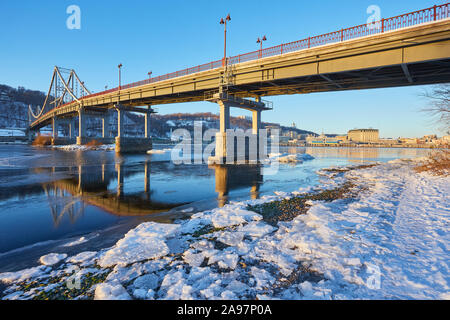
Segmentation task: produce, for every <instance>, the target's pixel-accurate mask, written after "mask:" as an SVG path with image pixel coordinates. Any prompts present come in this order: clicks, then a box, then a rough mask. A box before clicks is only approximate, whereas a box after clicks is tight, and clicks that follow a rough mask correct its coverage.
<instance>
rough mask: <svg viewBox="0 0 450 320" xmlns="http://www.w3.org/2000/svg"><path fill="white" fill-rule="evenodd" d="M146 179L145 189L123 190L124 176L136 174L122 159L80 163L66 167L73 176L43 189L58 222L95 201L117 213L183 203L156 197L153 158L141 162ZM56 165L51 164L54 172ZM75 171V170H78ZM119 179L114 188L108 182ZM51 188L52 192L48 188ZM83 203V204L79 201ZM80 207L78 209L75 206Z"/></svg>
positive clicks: (136, 212) (144, 211) (164, 208)
mask: <svg viewBox="0 0 450 320" xmlns="http://www.w3.org/2000/svg"><path fill="white" fill-rule="evenodd" d="M142 167H143V168H142V171H144V181H142V187H143V190H144V191H143V192H135V193H131V194H125V193H124V185H125V178H128V177H131V176H133V175H136V174H137V172H136V170H132V171H131V170H127V169H128V168H127V167H126V166H125V165H124V163H123V161H119V162H118V163H116V164H115V165H111V164H109V165H107V164H105V163H103V164H101V165H99V166H82V165H80V166H78V167H70V168H67V172H66V173H68V174H69V175H71V177H70V178H66V179H61V180H57V181H53V182H50V183H43V184H42V186H43V189H44V191H45V194H46V195H47V197H48V200H49V204H50V208H51V211H52V215H53V216H54V217H58V219H54V221H55V225H57V224H58V221H59V219H60V217H62V216H63V215H64V214H65V213H68V214H70V217H71V218H70V220H71V221H73V219H76V217H79V216H81V215H73V214H71V213H72V212H82V211H83V208H84V206H85V205H87V204H88V205H93V206H95V207H97V208H100V209H102V210H104V211H106V212H108V213H111V214H113V215H117V216H145V215H151V214H155V213H161V212H166V211H168V210H170V209H172V208H174V207H176V206H179V205H182V204H183V203H170V204H169V203H164V202H159V201H153V200H152V199H151V190H150V161H145V162H144V163H143V164H142ZM40 170H41V169H39V171H40ZM55 170H56V168H54V167H53V168H52V171H53V172H54V171H55ZM75 171H76V172H75ZM114 181H116V184H117V187H116V188H115V190H114V189H113V190H111V189H109V186H110V185H111V184H112V183H113V182H114ZM49 190H51V192H49ZM80 203H81V204H82V205H80ZM74 206H78V207H80V209H78V210H75V209H74V208H73V207H74Z"/></svg>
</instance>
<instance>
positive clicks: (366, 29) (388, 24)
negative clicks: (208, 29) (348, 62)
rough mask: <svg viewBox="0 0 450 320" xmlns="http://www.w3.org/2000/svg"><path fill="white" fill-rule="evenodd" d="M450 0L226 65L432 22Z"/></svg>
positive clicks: (201, 68) (237, 58) (189, 71)
mask: <svg viewBox="0 0 450 320" xmlns="http://www.w3.org/2000/svg"><path fill="white" fill-rule="evenodd" d="M449 11H450V3H446V4H442V5H439V6H433V7H430V8H426V9H422V10H417V11H414V12H410V13H406V14H402V15H399V16H396V17H391V18H386V19H382V20H380V21H375V22H372V23H369V24H362V25H359V26H354V27H351V28H346V29H341V30H338V31H334V32H329V33H326V34H321V35H317V36H314V37H308V38H305V39H302V40H298V41H294V42H289V43H284V44H281V45H278V46H274V47H269V48H266V49H263V50H256V51H252V52H248V53H244V54H240V55H237V56H233V57H229V58H227V64H229V65H234V64H238V63H242V62H247V61H253V60H257V59H261V58H266V57H272V56H276V55H282V54H285V53H289V52H294V51H299V50H304V49H309V48H314V47H318V46H322V45H326V44H331V43H337V42H342V41H347V40H352V39H356V38H361V37H366V36H371V35H375V34H379V33H384V32H389V31H394V30H398V29H402V28H406V27H410V26H414V25H418V24H422V23H426V22H432V21H437V20H442V19H446V18H448V17H449V16H450V13H449ZM222 66H223V61H222V60H216V61H212V62H209V63H205V64H202V65H198V66H195V67H191V68H187V69H184V70H180V71H176V72H172V73H168V74H164V75H160V76H157V77H154V78H149V79H146V80H142V81H138V82H133V83H130V84H127V85H124V86H121V87H120V89H129V88H133V87H136V86H141V85H145V84H150V83H155V82H159V81H163V80H168V79H173V78H177V77H181V76H186V75H189V74H193V73H197V72H201V71H207V70H212V69H216V68H220V67H222ZM118 90H119V88H118V87H117V88H114V89H111V90H107V91H103V92H98V93H95V94H92V95H89V96H86V97H84V98H88V97H93V96H97V95H101V94H106V93H109V92H114V91H118Z"/></svg>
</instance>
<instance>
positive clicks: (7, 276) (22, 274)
mask: <svg viewBox="0 0 450 320" xmlns="http://www.w3.org/2000/svg"><path fill="white" fill-rule="evenodd" d="M50 270H51V268H50V267H46V266H38V267H33V268H28V269H24V270H20V271H17V272H5V273H0V281H3V282H5V283H13V282H22V281H25V280H27V279H31V278H39V277H42V276H44V275H45V274H46V273H47V272H49V271H50Z"/></svg>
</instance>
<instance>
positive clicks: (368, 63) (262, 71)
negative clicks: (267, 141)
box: [30, 3, 450, 158]
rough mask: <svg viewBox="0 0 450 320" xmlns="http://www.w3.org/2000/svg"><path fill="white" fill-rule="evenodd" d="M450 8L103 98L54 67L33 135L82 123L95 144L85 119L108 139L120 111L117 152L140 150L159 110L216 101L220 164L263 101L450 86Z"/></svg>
mask: <svg viewBox="0 0 450 320" xmlns="http://www.w3.org/2000/svg"><path fill="white" fill-rule="evenodd" d="M449 9H450V3H446V4H443V5H439V6H433V7H430V8H426V9H422V10H418V11H415V12H410V13H406V14H402V15H399V16H396V17H391V18H385V19H382V20H380V21H376V22H373V23H370V24H363V25H359V26H355V27H350V28H345V29H341V30H338V31H334V32H330V33H327V34H323V35H318V36H314V37H308V38H305V39H302V40H299V41H295V42H290V43H285V44H281V45H278V46H274V47H270V48H266V49H264V50H258V51H254V52H250V53H245V54H240V55H237V56H232V57H227V58H224V59H221V60H216V61H213V62H209V63H206V64H202V65H199V66H195V67H191V68H187V69H184V70H180V71H176V72H172V73H170V74H166V75H161V76H158V77H154V78H149V79H146V80H142V81H138V82H134V83H130V84H126V85H123V86H119V87H116V88H113V89H110V90H105V91H102V92H97V93H91V92H89V91H88V90H87V89H86V87H85V86H84V83H83V82H81V81H80V80H79V78H78V76H77V75H76V73H75V71H73V70H64V71H65V73H66V74H67V76H66V77H64V76H63V75H62V72H61V70H62V69H61V68H55V70H54V73H53V77H52V82H51V85H50V89H49V92H48V95H47V98H48V99H47V100H46V102H45V103H44V105H43V107H42V108H41V109H40V110H39V112H38V114H37V115H36V114H35V113H33V116H34V118H35V120H34V121H33V122H32V123H31V124H30V129H31V130H39V128H41V127H43V126H46V125H49V124H52V125H53V132H54V138H55V139H56V138H57V137H56V135H57V131H58V130H57V129H56V127H57V126H58V121H68V123H69V125H70V126H71V128H74V122H73V121H74V119H75V118H78V119H79V120H78V136H77V143H79V144H83V143H86V142H87V140H88V139H87V138H86V137H85V124H84V119H85V117H86V115H91V116H96V117H102V119H103V138H105V139H107V138H110V137H109V136H108V135H109V134H110V132H109V129H108V123H109V119H110V115H111V112H117V117H118V128H117V132H118V134H117V137H116V138H115V143H116V151H117V152H128V151H136V150H139V149H146V148H150V147H151V138H150V127H149V126H150V121H149V118H150V116H151V113H152V112H154V110H153V109H152V107H153V106H155V105H163V104H169V103H180V102H194V101H210V102H213V103H217V104H218V105H219V109H220V132H218V133H217V136H216V156H217V157H219V158H220V157H223V156H225V155H226V154H227V150H226V138H227V129H229V128H230V121H229V117H230V111H229V110H230V108H231V107H237V108H243V109H246V110H249V111H251V112H252V117H253V118H252V119H253V126H252V134H254V135H256V136H257V135H258V133H259V129H260V127H261V112H262V111H264V110H270V109H272V105H271V103H270V102H267V101H264V100H262V99H261V97H266V96H276V95H286V94H305V93H312V92H326V91H343V90H358V89H369V88H386V87H398V86H411V85H425V84H436V83H446V82H449V81H450V19H449V15H450V13H449V11H450V10H449ZM52 95H53V96H52ZM143 106H145V108H142V107H143ZM124 112H141V113H144V114H145V123H146V124H145V132H144V137H143V138H141V139H137V138H127V137H124V135H123V113H124ZM70 132H71V134H70V137H72V132H73V131H72V129H71V130H70Z"/></svg>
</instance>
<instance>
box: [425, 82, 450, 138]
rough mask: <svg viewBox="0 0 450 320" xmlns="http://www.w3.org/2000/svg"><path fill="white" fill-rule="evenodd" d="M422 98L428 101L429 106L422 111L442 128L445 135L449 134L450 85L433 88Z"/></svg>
mask: <svg viewBox="0 0 450 320" xmlns="http://www.w3.org/2000/svg"><path fill="white" fill-rule="evenodd" d="M423 96H424V97H425V98H427V99H429V100H430V104H429V105H428V106H427V107H425V108H424V109H423V111H424V112H426V113H428V114H429V115H430V116H431V117H432V119H433V120H435V121H436V123H439V125H441V126H442V128H441V129H443V131H444V132H445V133H446V134H450V84H449V83H445V84H439V85H436V86H433V88H432V89H431V91H426V92H425V93H424V94H423Z"/></svg>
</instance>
